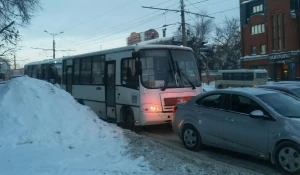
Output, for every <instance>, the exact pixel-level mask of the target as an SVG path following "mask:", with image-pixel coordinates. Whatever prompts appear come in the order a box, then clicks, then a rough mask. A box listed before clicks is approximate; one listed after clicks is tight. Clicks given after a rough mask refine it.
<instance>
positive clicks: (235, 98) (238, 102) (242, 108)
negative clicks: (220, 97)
mask: <svg viewBox="0 0 300 175" xmlns="http://www.w3.org/2000/svg"><path fill="white" fill-rule="evenodd" d="M231 110H232V111H235V112H240V113H244V114H250V113H251V112H253V111H255V110H261V111H262V112H263V113H264V114H267V112H266V111H265V110H264V109H263V108H262V107H261V106H260V105H259V104H257V103H256V102H255V101H253V100H251V99H249V98H247V97H244V96H240V95H232V96H231Z"/></svg>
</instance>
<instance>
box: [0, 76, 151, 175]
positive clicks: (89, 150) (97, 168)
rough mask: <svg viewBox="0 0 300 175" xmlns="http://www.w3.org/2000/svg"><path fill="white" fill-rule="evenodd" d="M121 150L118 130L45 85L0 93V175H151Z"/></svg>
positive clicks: (13, 84) (22, 84)
mask: <svg viewBox="0 0 300 175" xmlns="http://www.w3.org/2000/svg"><path fill="white" fill-rule="evenodd" d="M127 146H128V141H127V139H126V138H124V136H123V132H122V129H120V128H118V127H116V126H115V125H113V124H108V123H106V122H104V121H102V120H100V119H99V118H98V117H97V116H96V114H95V113H94V112H93V111H91V110H90V108H88V107H86V106H82V105H80V104H78V103H77V102H76V101H75V100H74V98H73V97H72V96H71V95H70V94H68V93H67V92H66V91H64V90H62V89H60V88H58V87H56V86H54V85H52V84H50V83H47V82H44V81H40V80H36V79H32V78H29V77H21V78H16V79H12V80H10V81H8V82H7V83H6V84H4V85H3V86H1V87H0V155H1V159H0V174H30V175H34V174H37V175H38V174H45V173H46V174H53V175H55V174H152V173H151V171H150V169H149V168H148V167H149V165H148V163H147V162H146V161H145V160H144V158H143V157H139V158H137V159H135V160H132V158H130V157H129V155H128V154H127V153H126V150H127V148H126V147H127Z"/></svg>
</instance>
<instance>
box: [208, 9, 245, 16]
mask: <svg viewBox="0 0 300 175" xmlns="http://www.w3.org/2000/svg"><path fill="white" fill-rule="evenodd" d="M238 8H240V7H234V8H231V9H227V10H223V11H219V12H215V13H211V14H209V15H215V14H218V13H223V12H227V11H231V10H235V9H238Z"/></svg>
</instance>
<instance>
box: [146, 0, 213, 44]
mask: <svg viewBox="0 0 300 175" xmlns="http://www.w3.org/2000/svg"><path fill="white" fill-rule="evenodd" d="M180 7H181V9H180V10H175V9H165V8H155V7H146V6H142V8H148V9H155V10H163V11H173V12H181V26H182V28H181V29H182V45H183V46H187V36H186V30H185V13H189V14H193V15H196V16H202V17H207V18H214V17H211V16H208V15H201V14H199V13H193V12H190V11H186V10H184V0H180Z"/></svg>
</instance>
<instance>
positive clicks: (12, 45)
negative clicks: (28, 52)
mask: <svg viewBox="0 0 300 175" xmlns="http://www.w3.org/2000/svg"><path fill="white" fill-rule="evenodd" d="M39 4H40V0H0V59H1V58H3V57H5V56H7V55H8V54H9V53H11V52H13V51H14V50H15V49H16V46H17V42H18V40H19V39H20V34H19V31H18V30H17V27H25V26H26V25H28V24H29V22H30V20H31V18H32V15H33V12H34V11H36V10H38V9H39V8H40V6H39Z"/></svg>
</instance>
